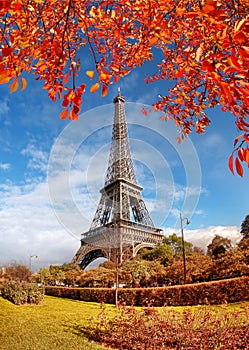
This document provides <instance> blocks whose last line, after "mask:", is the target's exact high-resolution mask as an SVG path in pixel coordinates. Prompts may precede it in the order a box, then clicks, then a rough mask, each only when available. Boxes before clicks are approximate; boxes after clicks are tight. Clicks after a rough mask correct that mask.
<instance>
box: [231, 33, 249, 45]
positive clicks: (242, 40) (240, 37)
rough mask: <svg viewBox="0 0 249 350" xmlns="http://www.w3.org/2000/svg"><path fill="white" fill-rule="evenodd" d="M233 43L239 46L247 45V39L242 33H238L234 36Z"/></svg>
mask: <svg viewBox="0 0 249 350" xmlns="http://www.w3.org/2000/svg"><path fill="white" fill-rule="evenodd" d="M233 41H234V42H235V43H237V44H240V45H241V44H245V43H247V42H248V39H247V37H246V36H245V34H244V33H243V32H242V31H238V32H236V33H235V34H234V36H233Z"/></svg>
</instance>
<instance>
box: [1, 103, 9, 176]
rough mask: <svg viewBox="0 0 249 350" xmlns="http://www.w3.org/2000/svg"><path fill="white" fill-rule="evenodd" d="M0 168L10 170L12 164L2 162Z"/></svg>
mask: <svg viewBox="0 0 249 350" xmlns="http://www.w3.org/2000/svg"><path fill="white" fill-rule="evenodd" d="M0 108H1V107H0ZM0 169H2V170H5V171H6V170H9V169H10V164H9V163H0Z"/></svg>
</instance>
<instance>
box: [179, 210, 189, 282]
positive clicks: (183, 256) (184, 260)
mask: <svg viewBox="0 0 249 350" xmlns="http://www.w3.org/2000/svg"><path fill="white" fill-rule="evenodd" d="M184 220H186V224H187V225H189V224H190V220H189V219H187V218H183V217H182V214H181V213H180V222H181V234H182V258H183V283H184V284H186V256H185V243H184V234H183V221H184Z"/></svg>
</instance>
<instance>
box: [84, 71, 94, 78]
mask: <svg viewBox="0 0 249 350" xmlns="http://www.w3.org/2000/svg"><path fill="white" fill-rule="evenodd" d="M86 75H88V76H89V78H90V79H93V77H94V71H93V70H87V71H86Z"/></svg>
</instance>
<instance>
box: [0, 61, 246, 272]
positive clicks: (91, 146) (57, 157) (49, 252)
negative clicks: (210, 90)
mask: <svg viewBox="0 0 249 350" xmlns="http://www.w3.org/2000/svg"><path fill="white" fill-rule="evenodd" d="M147 69H150V65H148V67H147ZM145 71H146V67H144V68H142V69H141V68H139V69H137V70H135V71H134V72H132V73H131V74H129V75H128V76H127V77H126V78H124V79H122V80H121V81H120V83H119V86H120V87H121V93H122V95H124V96H125V98H126V116H127V122H128V128H129V135H130V142H131V151H132V155H133V157H134V163H135V167H136V173H137V180H138V183H139V184H140V185H141V186H143V188H144V191H143V195H144V198H145V201H146V204H147V207H148V209H149V211H150V213H151V216H152V218H153V220H154V223H155V225H156V226H159V227H163V228H164V231H165V234H166V235H168V234H171V233H173V232H176V233H178V234H180V232H179V230H180V225H179V213H180V212H182V213H183V216H184V217H188V218H189V219H190V220H191V224H190V225H189V226H187V227H186V228H185V237H186V240H189V241H191V242H193V243H194V244H196V245H198V246H201V247H203V248H205V247H206V246H207V244H209V243H210V242H211V240H212V238H213V237H214V235H215V234H220V235H223V236H226V237H229V238H231V239H232V241H233V242H236V240H238V239H239V237H240V235H239V231H240V225H241V223H242V221H243V220H244V218H245V216H246V215H247V214H248V179H249V175H248V174H249V170H248V171H247V173H246V175H245V176H244V178H240V177H239V176H233V175H232V174H231V173H230V171H229V169H228V166H227V160H228V157H229V156H230V154H231V152H232V147H233V140H234V138H235V137H236V136H237V133H236V130H235V127H234V120H233V117H232V116H231V115H229V114H225V113H222V112H220V111H219V110H218V109H216V110H213V111H211V112H212V113H210V116H211V120H212V122H211V126H210V127H209V128H207V132H206V134H205V135H196V134H194V133H193V134H191V136H190V138H189V139H188V140H186V141H185V142H184V143H183V144H181V145H179V144H178V143H177V142H176V141H175V137H176V136H177V135H178V134H177V129H176V127H175V126H174V125H173V124H172V123H171V122H167V123H164V122H162V121H161V120H160V118H159V116H160V115H157V114H156V113H151V114H150V115H149V116H148V117H145V116H144V115H142V114H141V107H142V106H143V105H144V104H145V105H150V104H152V103H153V102H155V101H156V99H157V96H158V94H162V95H163V93H164V91H165V90H166V89H167V86H168V84H167V83H166V82H161V83H155V84H152V85H146V84H145V83H144V82H143V77H144V73H145ZM82 76H83V75H82ZM87 79H88V78H87V77H86V80H87ZM27 80H28V86H27V88H26V90H24V91H22V92H21V91H17V92H15V93H13V94H10V93H9V89H8V86H7V85H6V86H4V85H1V86H0V123H1V129H0V154H1V158H0V192H1V197H0V198H1V199H0V264H2V265H3V264H8V263H13V262H16V263H23V264H28V263H29V257H30V255H38V258H37V259H36V258H33V259H32V267H33V268H34V269H37V268H38V267H41V266H48V265H50V264H61V263H64V262H69V261H70V260H71V259H72V257H73V255H74V254H75V252H76V250H77V249H78V248H79V245H80V233H81V232H84V231H86V230H87V229H88V228H89V226H90V224H91V220H92V218H93V215H94V212H95V210H96V207H97V205H98V201H99V196H100V194H99V190H100V189H101V188H102V186H103V184H104V179H105V172H106V168H107V162H108V156H109V148H110V142H111V126H112V121H113V104H112V100H113V98H114V97H115V96H116V95H117V87H118V86H112V87H111V88H110V91H109V94H108V96H107V97H105V98H101V97H100V94H99V92H97V93H95V94H91V93H89V92H88V91H89V90H88V91H87V92H86V94H85V96H84V102H83V106H82V115H81V117H80V119H79V121H77V122H76V121H73V122H69V121H68V120H60V119H59V114H60V111H61V107H60V102H59V103H53V102H51V101H50V100H49V99H48V97H47V95H46V92H45V91H44V90H42V85H41V84H40V83H39V82H37V81H34V79H33V77H27Z"/></svg>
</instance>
